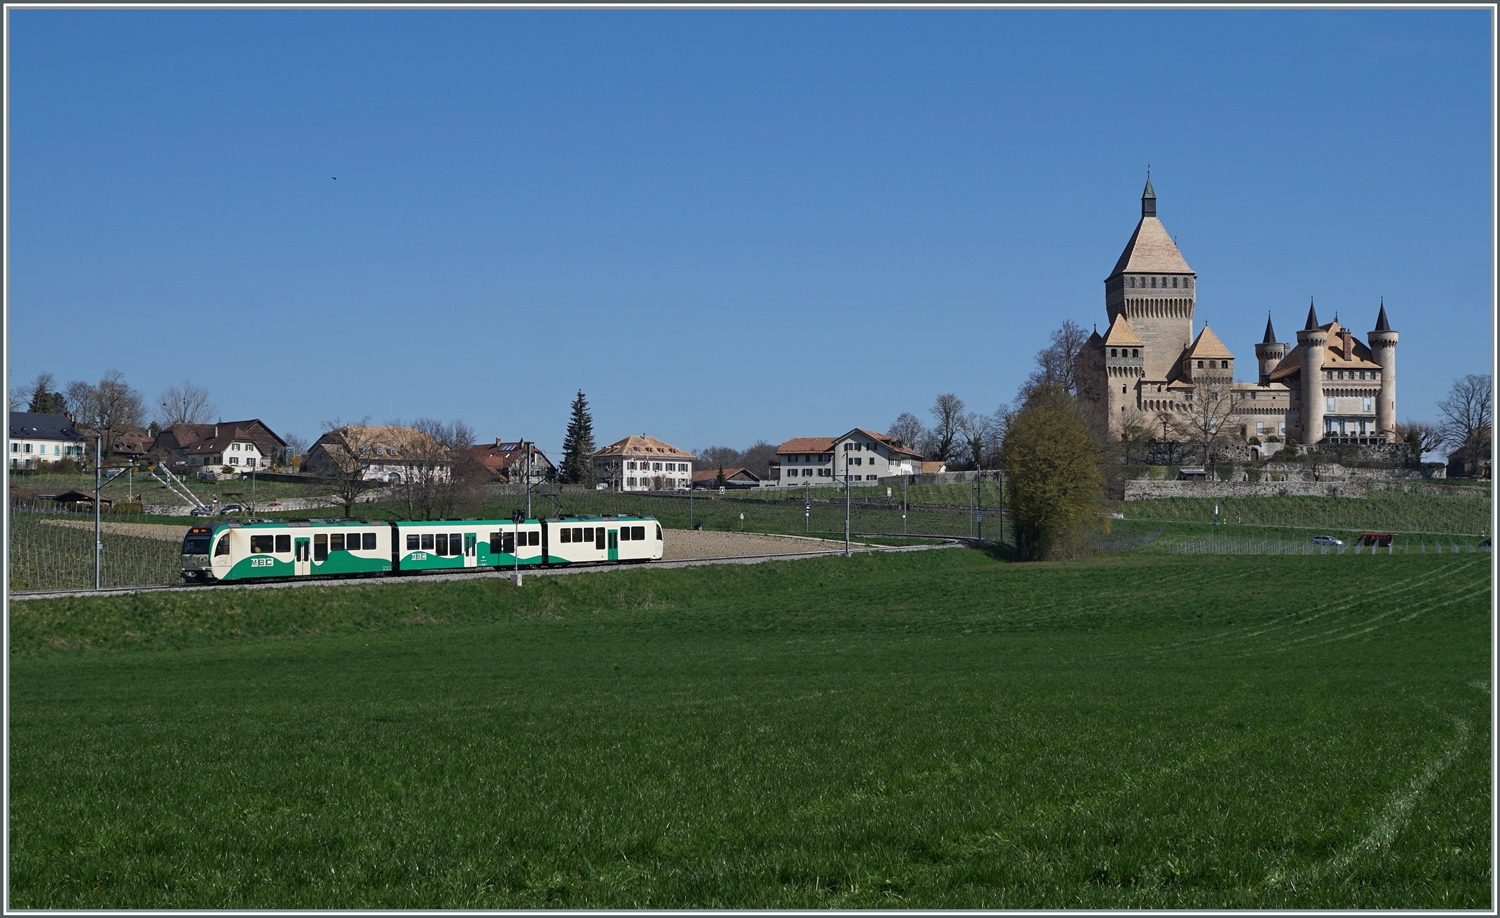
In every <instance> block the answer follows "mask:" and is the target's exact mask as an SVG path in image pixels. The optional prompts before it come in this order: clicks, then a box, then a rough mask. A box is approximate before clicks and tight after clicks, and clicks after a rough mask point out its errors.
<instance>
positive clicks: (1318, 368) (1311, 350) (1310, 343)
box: [1297, 301, 1328, 446]
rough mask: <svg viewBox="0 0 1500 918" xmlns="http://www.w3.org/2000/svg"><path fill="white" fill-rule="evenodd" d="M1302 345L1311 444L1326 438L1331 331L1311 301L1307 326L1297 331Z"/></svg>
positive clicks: (1305, 426) (1305, 429) (1305, 423)
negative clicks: (1325, 381)
mask: <svg viewBox="0 0 1500 918" xmlns="http://www.w3.org/2000/svg"><path fill="white" fill-rule="evenodd" d="M1297 344H1298V345H1299V346H1300V347H1301V348H1302V442H1303V443H1306V444H1308V445H1309V446H1311V445H1312V444H1314V443H1317V442H1318V441H1319V440H1321V439H1323V349H1324V348H1326V347H1328V332H1327V330H1325V329H1323V328H1320V327H1318V312H1317V309H1316V308H1315V307H1314V306H1313V304H1312V302H1311V301H1309V302H1308V304H1307V325H1306V327H1304V328H1303V329H1302V330H1301V331H1299V332H1297Z"/></svg>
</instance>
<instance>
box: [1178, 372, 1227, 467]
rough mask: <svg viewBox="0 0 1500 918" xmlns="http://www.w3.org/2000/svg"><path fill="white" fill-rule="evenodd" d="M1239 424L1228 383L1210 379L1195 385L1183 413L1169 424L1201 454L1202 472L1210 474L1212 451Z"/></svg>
mask: <svg viewBox="0 0 1500 918" xmlns="http://www.w3.org/2000/svg"><path fill="white" fill-rule="evenodd" d="M1239 422H1240V410H1239V405H1238V404H1236V403H1235V399H1234V389H1233V388H1232V386H1231V384H1230V382H1229V380H1227V379H1219V378H1209V379H1205V380H1203V381H1201V382H1198V383H1196V384H1195V385H1194V386H1193V391H1192V393H1191V395H1190V396H1189V397H1188V398H1187V399H1186V400H1185V401H1184V403H1183V407H1182V410H1181V411H1179V412H1178V413H1177V414H1176V415H1175V416H1173V417H1172V419H1171V421H1170V423H1171V425H1172V427H1173V428H1174V429H1175V430H1176V431H1177V433H1178V435H1179V436H1181V437H1182V438H1183V439H1184V440H1187V441H1188V442H1190V443H1193V444H1195V445H1197V446H1198V447H1199V448H1200V449H1201V450H1202V451H1203V465H1204V468H1206V469H1210V470H1212V468H1213V463H1214V458H1213V454H1214V450H1215V449H1216V448H1217V447H1218V446H1219V444H1221V443H1224V442H1225V441H1226V440H1227V439H1228V438H1229V435H1230V433H1231V431H1232V430H1233V427H1234V425H1235V424H1238V423H1239Z"/></svg>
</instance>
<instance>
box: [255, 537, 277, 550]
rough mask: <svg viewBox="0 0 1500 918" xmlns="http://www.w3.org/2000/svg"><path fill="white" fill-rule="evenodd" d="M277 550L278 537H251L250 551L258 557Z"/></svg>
mask: <svg viewBox="0 0 1500 918" xmlns="http://www.w3.org/2000/svg"><path fill="white" fill-rule="evenodd" d="M275 550H276V537H275V536H268V535H253V536H251V537H250V551H251V552H252V553H254V554H257V555H264V554H269V553H270V552H272V551H275Z"/></svg>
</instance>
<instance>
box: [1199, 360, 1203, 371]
mask: <svg viewBox="0 0 1500 918" xmlns="http://www.w3.org/2000/svg"><path fill="white" fill-rule="evenodd" d="M1198 369H1200V370H1201V369H1203V361H1201V360H1200V361H1198Z"/></svg>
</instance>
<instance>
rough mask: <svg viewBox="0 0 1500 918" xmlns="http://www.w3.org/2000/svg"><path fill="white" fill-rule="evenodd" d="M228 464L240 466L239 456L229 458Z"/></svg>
mask: <svg viewBox="0 0 1500 918" xmlns="http://www.w3.org/2000/svg"><path fill="white" fill-rule="evenodd" d="M229 464H230V465H239V464H240V457H239V456H230V457H229Z"/></svg>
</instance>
